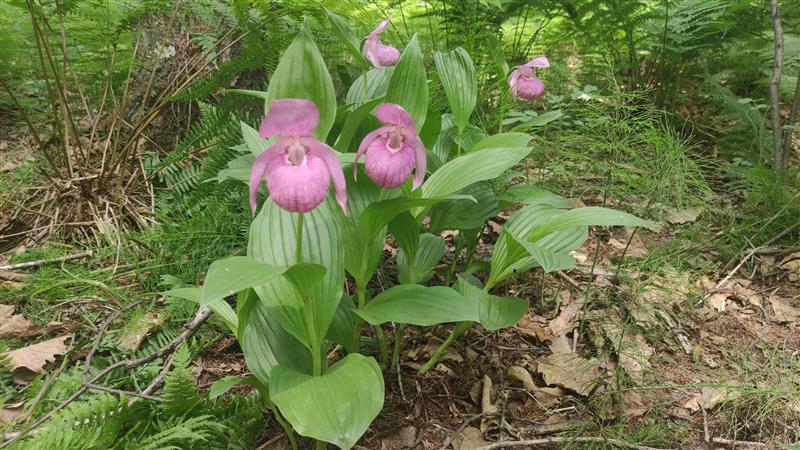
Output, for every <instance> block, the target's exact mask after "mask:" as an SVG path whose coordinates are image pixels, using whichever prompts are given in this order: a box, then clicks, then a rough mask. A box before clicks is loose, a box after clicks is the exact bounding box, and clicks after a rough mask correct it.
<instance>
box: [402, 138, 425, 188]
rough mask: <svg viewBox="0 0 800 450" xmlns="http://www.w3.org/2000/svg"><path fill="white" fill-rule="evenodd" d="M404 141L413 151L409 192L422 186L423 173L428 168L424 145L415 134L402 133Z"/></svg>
mask: <svg viewBox="0 0 800 450" xmlns="http://www.w3.org/2000/svg"><path fill="white" fill-rule="evenodd" d="M403 137H404V138H405V139H404V141H405V142H407V143H409V144H411V147H413V149H414V159H415V161H414V182H413V184H412V185H411V190H412V191H413V190H416V189H417V188H418V187H420V186H421V185H422V181H423V180H425V171H426V170H427V168H428V157H427V154H426V153H425V145H424V144H423V143H422V141H421V140H420V139H419V137H417V135H416V134H411V133H409V132H408V131H403Z"/></svg>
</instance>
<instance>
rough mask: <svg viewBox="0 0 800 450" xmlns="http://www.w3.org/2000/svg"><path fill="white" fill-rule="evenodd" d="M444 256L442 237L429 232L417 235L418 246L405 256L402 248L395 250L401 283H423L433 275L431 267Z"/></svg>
mask: <svg viewBox="0 0 800 450" xmlns="http://www.w3.org/2000/svg"><path fill="white" fill-rule="evenodd" d="M443 256H444V239H442V238H440V237H439V236H434V235H432V234H430V233H424V234H422V235H420V236H419V247H418V248H417V249H416V251H415V252H414V254H412V255H410V256H407V255H406V252H405V251H404V249H403V248H401V249H400V250H399V251H398V252H397V271H398V273H399V278H400V282H401V283H403V284H409V283H410V284H413V283H424V282H426V281H428V280H429V279H430V278H431V277H432V276H433V268H434V267H436V265H437V264H438V263H439V261H441V259H442V257H443Z"/></svg>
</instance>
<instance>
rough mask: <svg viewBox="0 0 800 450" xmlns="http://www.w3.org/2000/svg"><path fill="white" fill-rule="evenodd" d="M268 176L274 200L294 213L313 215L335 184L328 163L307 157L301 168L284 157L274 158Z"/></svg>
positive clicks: (268, 168) (270, 163)
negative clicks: (310, 213)
mask: <svg viewBox="0 0 800 450" xmlns="http://www.w3.org/2000/svg"><path fill="white" fill-rule="evenodd" d="M266 175H267V189H268V190H269V195H270V198H272V201H273V202H275V204H276V205H278V206H280V207H281V208H283V209H285V210H286V211H290V212H309V211H311V210H312V209H314V208H316V207H317V206H319V204H320V203H322V202H323V200H325V197H327V195H328V188H329V187H330V183H331V175H330V173H329V171H328V167H327V166H326V164H325V161H323V160H322V159H321V158H319V157H318V156H316V155H314V154H307V155H306V160H305V163H304V164H300V165H297V166H295V165H293V164H292V163H290V162H288V161H287V159H286V158H283V157H278V158H272V159H271V160H270V162H269V164H268V165H267V170H266ZM276 238H277V237H276Z"/></svg>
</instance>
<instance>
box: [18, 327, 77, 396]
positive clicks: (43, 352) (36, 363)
mask: <svg viewBox="0 0 800 450" xmlns="http://www.w3.org/2000/svg"><path fill="white" fill-rule="evenodd" d="M70 337H72V335H71V334H68V335H65V336H61V337H57V338H53V339H49V340H47V341H44V342H39V343H38V344H33V345H29V346H27V347H23V348H20V349H17V350H13V351H10V352H6V353H4V355H5V356H7V357H8V360H9V363H10V364H11V369H12V372H13V374H14V382H15V383H17V384H27V383H29V382H30V381H31V380H32V379H33V377H35V376H36V374H39V373H42V372H44V366H45V365H46V364H47V363H49V362H53V361H55V360H56V356H57V355H63V354H64V352H66V351H67V347H66V346H65V345H64V341H66V340H67V339H69V338H70Z"/></svg>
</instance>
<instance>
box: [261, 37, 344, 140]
mask: <svg viewBox="0 0 800 450" xmlns="http://www.w3.org/2000/svg"><path fill="white" fill-rule="evenodd" d="M284 98H303V99H306V100H310V101H312V102H314V104H316V105H317V108H318V109H319V125H318V126H317V129H316V130H315V131H314V134H315V135H316V136H317V137H318V138H319V139H320V140H321V141H325V137H326V136H327V135H328V132H329V131H330V129H331V127H332V126H333V121H334V120H335V118H336V92H335V91H334V89H333V81H332V80H331V76H330V74H329V73H328V68H327V66H326V65H325V61H324V60H323V59H322V55H321V54H320V53H319V49H317V45H316V44H314V40H313V39H311V36H310V35H309V34H308V32H307V31H306V30H303V31H300V33H299V34H298V35H297V37H296V38H295V39H294V41H293V42H292V44H291V45H290V46H289V48H288V49H287V50H286V52H285V53H284V54H283V57H282V58H281V60H280V62H279V63H278V67H277V68H276V69H275V73H274V74H273V75H272V78H271V79H270V80H269V86H268V87H267V103H268V104H267V108H269V103H270V102H272V100H275V99H284Z"/></svg>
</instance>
